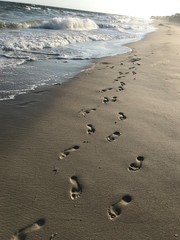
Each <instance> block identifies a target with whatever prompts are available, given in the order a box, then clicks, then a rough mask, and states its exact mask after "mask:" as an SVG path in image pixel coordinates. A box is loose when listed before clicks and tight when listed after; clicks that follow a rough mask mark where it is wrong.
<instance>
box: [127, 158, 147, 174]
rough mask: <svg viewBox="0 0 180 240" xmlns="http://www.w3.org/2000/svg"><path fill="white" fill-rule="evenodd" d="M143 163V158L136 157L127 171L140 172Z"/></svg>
mask: <svg viewBox="0 0 180 240" xmlns="http://www.w3.org/2000/svg"><path fill="white" fill-rule="evenodd" d="M143 161H144V157H143V156H138V157H137V158H136V161H135V162H133V163H131V164H129V167H128V170H129V171H138V170H140V169H141V167H142V163H143Z"/></svg>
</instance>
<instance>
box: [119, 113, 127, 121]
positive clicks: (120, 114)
mask: <svg viewBox="0 0 180 240" xmlns="http://www.w3.org/2000/svg"><path fill="white" fill-rule="evenodd" d="M118 115H119V120H125V119H126V118H127V117H126V116H125V115H124V113H123V112H119V113H118Z"/></svg>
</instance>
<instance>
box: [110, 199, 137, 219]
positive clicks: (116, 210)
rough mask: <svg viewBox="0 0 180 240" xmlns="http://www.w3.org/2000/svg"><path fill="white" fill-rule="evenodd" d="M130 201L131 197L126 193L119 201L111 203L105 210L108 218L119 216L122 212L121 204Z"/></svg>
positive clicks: (123, 204)
mask: <svg viewBox="0 0 180 240" xmlns="http://www.w3.org/2000/svg"><path fill="white" fill-rule="evenodd" d="M131 201H132V197H131V196H130V195H129V194H126V195H124V196H123V197H122V199H121V200H120V201H119V202H117V203H114V204H112V205H111V206H110V207H109V208H108V210H107V212H108V216H109V218H110V220H113V219H115V218H117V217H119V216H120V215H121V213H122V208H123V206H126V205H128V204H129V203H130V202H131Z"/></svg>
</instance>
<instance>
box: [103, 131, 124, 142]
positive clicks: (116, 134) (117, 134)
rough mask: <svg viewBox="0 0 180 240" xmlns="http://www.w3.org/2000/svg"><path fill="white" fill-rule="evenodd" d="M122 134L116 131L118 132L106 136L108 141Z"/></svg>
mask: <svg viewBox="0 0 180 240" xmlns="http://www.w3.org/2000/svg"><path fill="white" fill-rule="evenodd" d="M120 135H121V133H120V132H117V131H116V132H114V133H113V134H111V135H109V136H107V137H106V140H107V141H108V142H112V141H115V140H116V139H117V138H118V137H119V136H120Z"/></svg>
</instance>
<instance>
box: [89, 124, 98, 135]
mask: <svg viewBox="0 0 180 240" xmlns="http://www.w3.org/2000/svg"><path fill="white" fill-rule="evenodd" d="M87 128H88V130H87V134H92V133H95V131H96V129H95V128H94V127H93V125H92V124H88V125H87Z"/></svg>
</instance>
